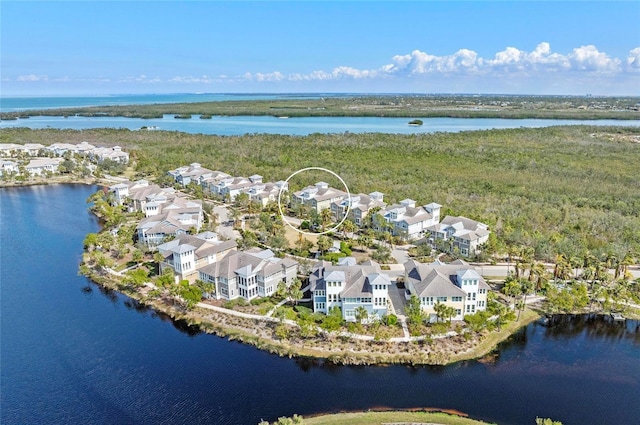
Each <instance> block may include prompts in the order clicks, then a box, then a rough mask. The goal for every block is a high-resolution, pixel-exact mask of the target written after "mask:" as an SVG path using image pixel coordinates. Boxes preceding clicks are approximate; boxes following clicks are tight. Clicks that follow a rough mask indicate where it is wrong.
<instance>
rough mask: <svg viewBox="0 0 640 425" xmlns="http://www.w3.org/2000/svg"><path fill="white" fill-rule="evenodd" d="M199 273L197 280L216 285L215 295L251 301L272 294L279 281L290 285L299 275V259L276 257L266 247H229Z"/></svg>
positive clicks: (218, 297) (221, 297)
mask: <svg viewBox="0 0 640 425" xmlns="http://www.w3.org/2000/svg"><path fill="white" fill-rule="evenodd" d="M198 273H199V278H200V280H202V281H205V282H210V283H214V284H215V286H216V293H215V298H217V299H225V300H233V299H236V298H244V299H245V300H252V299H254V298H259V297H268V296H271V295H273V294H275V292H276V290H277V289H278V284H279V283H280V282H284V283H285V284H286V285H287V286H288V285H291V283H292V282H293V280H294V279H295V278H296V276H297V274H298V262H297V261H295V260H292V259H290V258H277V257H275V255H274V254H273V252H272V251H271V250H268V249H265V250H261V249H259V248H252V249H249V250H247V251H244V252H242V251H236V250H232V251H230V252H229V253H228V254H226V255H225V256H224V257H223V258H222V259H220V260H219V261H216V262H214V263H212V264H209V265H207V266H204V267H202V268H200V269H199V270H198Z"/></svg>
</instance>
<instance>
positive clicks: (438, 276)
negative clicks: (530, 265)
mask: <svg viewBox="0 0 640 425" xmlns="http://www.w3.org/2000/svg"><path fill="white" fill-rule="evenodd" d="M404 269H405V274H404V282H405V287H406V289H407V291H408V297H410V296H416V297H418V299H419V300H420V305H421V306H422V310H423V311H424V312H425V313H426V314H428V315H429V320H430V321H432V322H434V321H435V320H436V312H435V309H434V306H435V305H436V304H437V303H441V304H445V305H447V306H450V307H453V308H454V309H455V315H454V316H453V317H452V319H453V320H462V319H463V318H464V316H465V315H467V314H473V313H475V312H477V311H482V310H485V309H486V308H487V293H488V291H489V289H490V288H489V285H488V284H487V283H486V282H485V280H484V278H483V277H482V276H480V274H479V273H478V272H477V271H476V269H475V268H474V267H473V266H471V265H470V264H468V263H466V262H464V261H462V260H456V261H454V262H452V263H450V264H443V263H440V262H435V263H432V264H423V263H419V262H417V261H415V260H409V261H407V262H406V263H405V264H404ZM441 319H442V318H441Z"/></svg>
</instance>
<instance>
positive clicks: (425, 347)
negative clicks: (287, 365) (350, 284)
mask: <svg viewBox="0 0 640 425" xmlns="http://www.w3.org/2000/svg"><path fill="white" fill-rule="evenodd" d="M83 264H86V263H84V258H83ZM89 270H90V273H89V274H88V275H87V278H89V279H90V280H91V281H92V282H94V283H95V284H97V285H100V286H101V287H103V288H106V289H109V290H113V291H116V292H118V293H120V294H122V295H125V296H127V297H129V298H131V299H133V300H136V302H139V303H140V304H142V305H144V306H147V307H150V308H152V309H154V310H155V311H156V312H159V313H162V314H165V315H167V316H168V317H170V318H171V319H172V320H174V321H182V322H184V323H186V324H187V325H188V326H194V327H197V329H198V330H199V331H201V332H204V333H208V334H213V335H216V336H218V337H221V338H226V339H228V340H229V341H238V342H242V343H244V344H247V345H251V346H253V347H255V348H257V349H260V350H263V351H267V352H269V353H271V354H277V355H278V356H280V357H289V358H294V357H295V358H299V359H301V360H309V361H320V362H322V361H325V362H331V363H333V364H340V365H379V366H384V365H392V364H403V365H410V366H423V365H431V366H435V365H439V366H444V365H448V364H452V363H456V362H460V361H465V360H474V359H480V358H482V357H485V356H487V355H491V353H492V352H494V351H495V350H496V347H497V346H498V345H499V344H500V343H501V342H503V341H505V340H507V339H508V338H509V337H511V336H512V335H513V334H514V333H515V332H517V331H518V330H519V329H521V328H522V327H525V326H527V325H528V324H530V323H531V322H533V321H535V320H537V319H538V318H539V317H540V315H539V313H537V312H535V311H533V310H530V309H527V310H525V312H524V315H523V317H522V318H521V320H520V321H519V322H510V323H509V325H507V326H504V327H503V330H502V331H500V332H495V331H484V332H483V334H482V335H481V336H478V334H474V335H473V336H472V337H471V338H470V339H469V340H467V339H466V338H465V337H463V336H461V335H457V336H454V337H445V338H433V339H429V340H424V341H409V342H399V341H390V340H384V341H376V340H366V341H365V340H358V339H355V338H349V337H341V336H337V335H331V334H320V335H318V336H317V337H314V338H305V337H301V338H295V337H294V338H291V339H287V340H279V339H275V338H273V336H272V335H273V329H274V328H275V326H276V325H278V324H279V322H278V321H277V320H276V319H263V320H258V319H256V318H246V317H240V316H238V315H237V314H234V313H235V310H230V311H229V313H226V312H222V311H219V310H215V311H214V310H210V309H206V308H203V307H199V306H196V307H195V308H194V309H193V310H186V309H184V308H183V307H181V306H179V305H176V303H175V299H173V298H168V297H161V298H155V299H150V298H147V297H146V296H145V295H144V293H142V291H140V290H136V289H133V288H131V287H127V286H124V285H121V284H120V282H118V280H117V279H116V278H113V277H112V276H111V275H103V274H100V273H99V272H97V271H96V270H95V269H94V268H93V267H91V266H90V268H89ZM289 327H290V328H291V330H292V331H294V332H295V331H296V330H297V328H296V327H294V326H291V325H289ZM327 347H329V349H327ZM489 360H490V359H489Z"/></svg>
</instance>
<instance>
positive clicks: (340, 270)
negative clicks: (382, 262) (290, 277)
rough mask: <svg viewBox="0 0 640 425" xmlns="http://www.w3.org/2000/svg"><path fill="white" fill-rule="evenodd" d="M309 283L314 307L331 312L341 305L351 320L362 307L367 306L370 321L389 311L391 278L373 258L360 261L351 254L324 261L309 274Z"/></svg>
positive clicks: (324, 311) (348, 319)
mask: <svg viewBox="0 0 640 425" xmlns="http://www.w3.org/2000/svg"><path fill="white" fill-rule="evenodd" d="M309 284H310V289H311V294H312V301H313V310H314V311H318V312H322V313H324V314H327V313H328V312H329V311H330V310H331V308H333V307H340V309H341V311H342V318H343V319H344V320H347V321H355V320H356V310H357V309H358V307H364V308H365V309H366V311H367V312H368V314H369V319H368V321H371V320H376V318H381V317H382V316H383V315H385V314H387V304H388V302H389V301H388V299H389V297H388V294H389V285H391V280H390V279H389V276H388V275H387V274H386V273H382V271H381V269H380V266H379V265H378V264H377V263H375V262H373V261H368V262H366V263H364V264H360V265H358V264H356V261H355V259H354V258H353V257H347V258H342V259H341V260H340V262H339V263H338V265H335V266H334V265H332V264H331V263H330V262H327V261H320V262H319V263H317V264H316V265H315V266H314V268H313V270H312V272H311V275H310V276H309Z"/></svg>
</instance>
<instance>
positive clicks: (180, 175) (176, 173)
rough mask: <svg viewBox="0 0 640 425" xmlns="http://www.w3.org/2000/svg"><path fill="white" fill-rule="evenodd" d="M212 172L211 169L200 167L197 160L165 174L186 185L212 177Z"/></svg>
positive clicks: (199, 182)
mask: <svg viewBox="0 0 640 425" xmlns="http://www.w3.org/2000/svg"><path fill="white" fill-rule="evenodd" d="M213 173H214V172H213V171H212V170H209V169H207V168H204V167H202V166H201V165H200V164H199V163H198V162H194V163H191V164H189V165H188V166H184V167H179V168H176V169H175V170H171V171H169V172H168V173H167V174H169V175H170V176H171V177H173V179H174V180H175V181H176V182H177V183H180V184H181V185H182V186H187V185H188V184H189V183H191V182H194V183H197V184H201V182H202V181H203V180H205V179H208V178H210V177H212V176H213Z"/></svg>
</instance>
